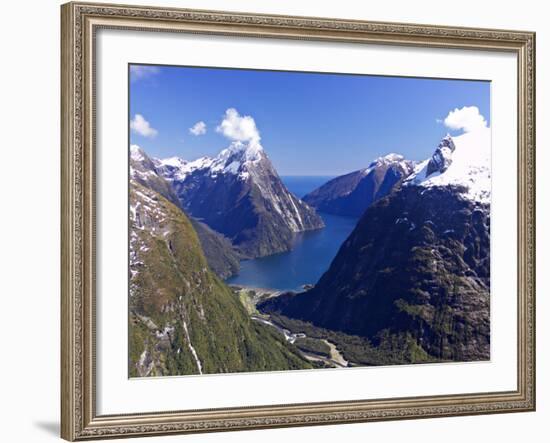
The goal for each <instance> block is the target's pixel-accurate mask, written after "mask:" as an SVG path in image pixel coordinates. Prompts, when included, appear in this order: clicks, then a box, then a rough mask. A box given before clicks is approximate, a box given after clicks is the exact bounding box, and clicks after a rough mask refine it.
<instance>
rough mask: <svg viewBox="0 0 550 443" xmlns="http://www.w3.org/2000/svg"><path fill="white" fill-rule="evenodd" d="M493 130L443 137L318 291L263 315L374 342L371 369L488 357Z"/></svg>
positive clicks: (357, 235)
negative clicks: (284, 318)
mask: <svg viewBox="0 0 550 443" xmlns="http://www.w3.org/2000/svg"><path fill="white" fill-rule="evenodd" d="M490 171H491V170H490V130H489V129H482V130H479V131H475V132H469V133H465V134H464V135H461V136H458V137H450V136H447V137H445V138H443V140H441V142H440V143H439V145H438V146H437V148H436V150H435V152H434V154H433V156H432V157H431V158H429V159H427V160H425V161H424V162H421V163H420V164H418V165H417V166H416V168H415V170H414V172H413V173H412V174H411V176H410V177H409V178H407V179H406V180H405V182H404V183H403V185H402V186H400V187H397V188H396V189H395V191H394V192H392V193H391V194H389V195H388V196H387V197H386V198H383V199H380V200H378V201H377V202H375V203H373V204H372V205H371V206H369V207H368V208H367V209H366V210H365V212H364V214H363V215H362V217H361V218H360V219H359V222H358V223H357V226H356V227H355V229H354V230H353V232H352V233H351V234H350V236H349V237H348V239H347V240H346V241H345V242H344V243H343V244H342V246H341V248H340V250H339V251H338V254H337V255H336V257H335V258H334V260H333V261H332V263H331V265H330V267H329V269H328V270H327V272H325V274H324V275H323V276H322V277H321V279H320V280H319V281H318V282H317V284H316V285H315V286H314V287H313V288H312V289H310V290H308V291H306V292H304V293H301V294H297V295H294V294H287V295H283V296H280V297H274V298H272V299H269V300H267V301H266V302H265V303H264V304H263V305H261V306H260V309H263V310H265V311H266V312H271V313H273V312H276V313H282V314H284V315H285V316H287V317H293V318H298V319H301V320H305V321H308V322H311V323H313V324H315V325H318V326H321V327H323V328H327V329H332V330H338V331H343V332H345V333H348V334H352V335H359V336H363V337H366V338H368V340H369V342H370V343H372V345H373V346H374V348H375V349H374V350H373V352H372V353H371V355H370V356H369V359H371V360H368V361H365V362H364V363H365V364H367V363H368V364H387V363H388V362H391V363H411V362H412V363H415V362H426V361H440V360H443V361H445V360H453V361H461V360H462V361H470V360H474V361H479V360H487V359H489V358H490V327H489V318H490V286H491V281H490V276H491V268H490V251H491V249H490V229H491V212H490V197H491V187H490V184H491V174H490Z"/></svg>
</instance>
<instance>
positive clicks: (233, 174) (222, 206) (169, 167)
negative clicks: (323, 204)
mask: <svg viewBox="0 0 550 443" xmlns="http://www.w3.org/2000/svg"><path fill="white" fill-rule="evenodd" d="M157 162H158V165H159V166H158V170H159V172H160V173H161V174H162V175H163V176H164V177H165V178H166V179H167V180H169V181H170V182H171V184H172V187H173V189H174V190H175V192H176V194H177V195H178V198H179V200H180V202H181V204H182V206H183V207H184V208H185V210H186V211H187V212H188V213H189V214H191V215H192V216H193V217H195V218H197V219H199V220H200V221H202V222H204V223H206V224H207V225H208V226H209V227H211V228H212V229H213V230H215V231H217V232H220V233H222V234H223V235H224V236H226V237H227V238H229V239H230V240H231V242H232V244H233V245H234V246H236V247H237V248H238V250H239V251H240V253H241V254H242V255H243V256H245V257H248V258H253V257H261V256H266V255H271V254H274V253H278V252H283V251H287V250H289V249H290V248H291V246H292V240H293V237H294V234H296V233H297V232H302V231H307V230H312V229H319V228H322V227H323V226H324V224H323V221H322V219H321V218H320V217H319V216H318V215H317V213H316V212H315V210H314V209H313V208H311V207H309V206H308V205H307V204H305V203H304V202H303V201H301V200H300V199H298V198H297V197H296V196H294V195H293V194H291V193H290V192H289V191H288V190H287V189H286V187H285V186H284V184H283V183H282V181H281V179H280V178H279V175H278V174H277V171H276V170H275V168H274V167H273V165H272V163H271V161H270V160H269V158H268V157H267V154H266V153H265V151H264V150H263V148H262V147H261V146H260V145H259V144H257V143H256V144H254V143H243V142H233V143H232V144H231V145H230V147H229V148H227V149H224V150H223V151H221V152H220V154H219V155H218V156H216V157H215V158H208V157H204V158H200V159H198V160H195V161H193V162H185V161H183V160H176V159H168V160H158V161H157Z"/></svg>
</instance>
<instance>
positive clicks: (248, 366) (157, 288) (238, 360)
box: [129, 183, 313, 376]
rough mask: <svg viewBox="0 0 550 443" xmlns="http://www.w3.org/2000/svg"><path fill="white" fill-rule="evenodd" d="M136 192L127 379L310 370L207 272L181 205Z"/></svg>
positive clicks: (146, 191)
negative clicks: (134, 377)
mask: <svg viewBox="0 0 550 443" xmlns="http://www.w3.org/2000/svg"><path fill="white" fill-rule="evenodd" d="M132 191H133V192H132V193H131V196H130V199H131V205H132V207H133V208H136V211H137V215H136V220H140V221H146V222H145V223H146V225H145V226H140V225H138V223H137V222H134V225H133V226H132V240H131V241H132V252H133V253H135V255H136V256H135V257H134V258H133V260H132V262H133V264H132V265H131V270H132V271H133V273H134V276H133V278H132V279H131V285H130V312H131V316H130V352H129V359H130V362H129V366H130V375H132V376H136V375H137V376H145V375H183V374H193V373H198V372H199V369H200V370H201V371H202V373H220V372H240V371H273V370H285V369H302V368H312V367H313V365H312V364H310V363H309V362H308V361H307V360H305V359H304V358H302V357H301V356H300V353H299V351H298V350H297V349H296V348H295V347H293V346H289V345H288V344H287V343H286V342H285V340H284V338H283V337H282V336H280V334H278V333H277V332H276V331H272V330H271V329H272V328H269V327H265V326H264V325H261V324H258V323H257V322H254V321H252V320H251V319H250V318H249V314H248V312H247V311H246V310H245V308H244V307H243V305H242V303H241V301H240V300H239V298H238V297H237V296H235V294H234V293H233V292H232V290H231V289H230V288H229V287H227V286H226V285H225V284H224V283H223V282H222V281H221V280H220V279H219V278H218V277H217V276H216V275H215V274H214V273H213V272H212V271H210V269H209V268H208V265H207V263H206V259H205V257H204V255H203V253H202V250H201V246H200V242H199V239H198V237H197V234H196V232H195V230H194V229H193V227H192V225H191V223H190V221H189V219H188V218H187V217H186V216H185V215H184V214H183V212H181V210H180V209H179V208H178V207H176V206H175V205H173V204H172V203H170V202H169V201H168V200H166V199H164V198H163V197H162V196H160V195H159V194H157V193H155V192H153V191H151V190H149V189H147V188H144V187H143V186H140V185H139V184H137V183H133V184H132ZM136 191H138V192H136ZM144 264H145V265H144ZM193 351H194V352H193ZM194 353H196V357H195V355H194Z"/></svg>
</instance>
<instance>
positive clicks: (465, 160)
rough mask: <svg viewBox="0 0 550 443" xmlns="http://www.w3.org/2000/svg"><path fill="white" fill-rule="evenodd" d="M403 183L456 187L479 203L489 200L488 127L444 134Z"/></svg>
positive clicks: (489, 135)
mask: <svg viewBox="0 0 550 443" xmlns="http://www.w3.org/2000/svg"><path fill="white" fill-rule="evenodd" d="M404 186H421V187H424V188H430V187H445V186H451V187H454V188H456V189H457V190H459V192H460V193H461V194H462V195H463V196H464V197H466V198H469V199H471V200H475V201H478V202H481V203H489V202H490V199H491V130H490V129H489V128H483V129H479V130H476V131H473V132H467V133H465V134H462V135H459V136H457V137H451V136H450V135H447V136H446V137H444V138H443V140H441V142H440V143H439V146H438V147H437V149H436V150H435V152H434V154H433V155H432V157H431V158H429V159H427V160H424V161H423V162H421V163H419V164H418V165H417V166H416V168H415V170H414V172H413V173H412V174H411V175H410V176H409V177H408V178H407V179H406V180H405V182H404Z"/></svg>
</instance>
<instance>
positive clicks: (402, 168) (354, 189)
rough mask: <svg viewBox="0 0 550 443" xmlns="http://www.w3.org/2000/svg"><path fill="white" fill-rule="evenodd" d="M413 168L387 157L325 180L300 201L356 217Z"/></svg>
mask: <svg viewBox="0 0 550 443" xmlns="http://www.w3.org/2000/svg"><path fill="white" fill-rule="evenodd" d="M414 166H415V163H414V162H412V161H410V160H405V159H404V158H403V156H402V155H399V154H393V153H392V154H388V155H386V156H383V157H379V158H377V159H376V160H374V161H373V162H372V163H371V164H370V165H369V166H368V167H367V168H364V169H360V170H358V171H354V172H351V173H349V174H345V175H341V176H339V177H336V178H334V179H332V180H330V181H328V182H327V183H325V184H324V185H322V186H321V187H319V188H317V189H315V190H314V191H312V192H310V193H309V194H307V195H306V196H305V197H304V198H303V200H304V201H305V202H306V203H307V204H309V205H310V206H313V207H314V208H316V209H318V210H319V211H321V212H327V213H330V214H337V215H348V216H355V217H359V216H360V215H361V214H362V213H363V212H364V211H365V209H366V208H367V207H369V206H370V205H371V204H372V203H374V202H375V201H376V200H378V199H380V198H382V197H385V196H386V195H387V194H389V193H390V192H391V191H392V190H393V189H394V187H395V186H396V185H397V184H398V183H400V182H401V181H402V180H403V179H404V178H405V177H407V176H408V175H409V174H410V173H411V172H412V171H413V168H414Z"/></svg>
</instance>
